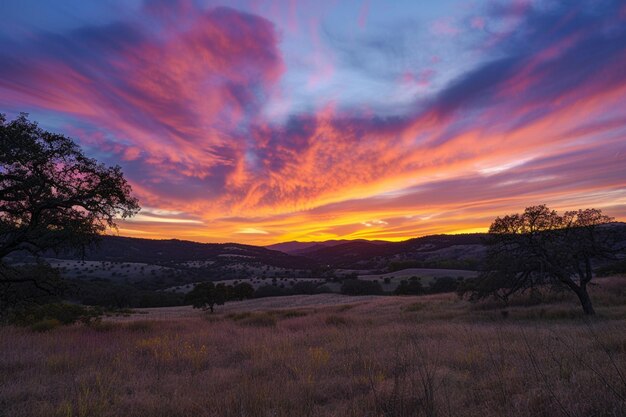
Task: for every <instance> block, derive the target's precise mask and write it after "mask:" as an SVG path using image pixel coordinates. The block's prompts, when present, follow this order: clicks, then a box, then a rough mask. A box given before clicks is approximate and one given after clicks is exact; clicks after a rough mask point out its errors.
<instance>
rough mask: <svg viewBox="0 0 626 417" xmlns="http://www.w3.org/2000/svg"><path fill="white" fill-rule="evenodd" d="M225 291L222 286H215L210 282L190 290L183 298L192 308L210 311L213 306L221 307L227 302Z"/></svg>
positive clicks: (197, 285) (224, 287) (202, 283)
mask: <svg viewBox="0 0 626 417" xmlns="http://www.w3.org/2000/svg"><path fill="white" fill-rule="evenodd" d="M227 295H228V293H227V289H226V286H225V285H224V284H218V285H215V284H213V283H212V282H201V283H199V284H196V286H195V287H194V288H193V290H191V291H190V292H189V293H188V294H187V296H186V297H185V301H186V302H187V303H190V304H191V305H192V306H193V308H201V309H203V310H211V313H213V309H214V308H215V305H223V304H224V302H226V300H227Z"/></svg>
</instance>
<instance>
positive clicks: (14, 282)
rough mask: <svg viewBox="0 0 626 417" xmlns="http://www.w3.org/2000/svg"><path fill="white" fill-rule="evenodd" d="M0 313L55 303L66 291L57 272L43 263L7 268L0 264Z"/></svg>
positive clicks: (63, 282) (64, 284)
mask: <svg viewBox="0 0 626 417" xmlns="http://www.w3.org/2000/svg"><path fill="white" fill-rule="evenodd" d="M0 276H2V277H3V278H6V279H3V278H2V279H0V313H5V312H6V311H7V310H9V309H15V308H20V307H24V306H28V305H31V304H42V303H49V302H52V301H56V300H58V298H59V295H60V294H62V293H63V291H64V290H65V289H66V287H67V285H66V282H65V281H63V280H62V279H61V277H60V275H59V272H58V271H57V270H56V269H54V268H51V267H50V266H49V265H47V264H45V263H42V262H40V263H37V264H34V265H21V266H19V267H8V266H6V265H1V264H0Z"/></svg>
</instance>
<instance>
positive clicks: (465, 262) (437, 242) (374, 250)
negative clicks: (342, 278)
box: [301, 233, 486, 269]
mask: <svg viewBox="0 0 626 417" xmlns="http://www.w3.org/2000/svg"><path fill="white" fill-rule="evenodd" d="M485 236H486V234H482V233H474V234H464V235H432V236H425V237H420V238H414V239H409V240H405V241H403V242H384V243H381V242H376V243H373V242H369V241H351V242H346V243H341V244H338V245H333V246H330V247H318V248H316V249H315V250H312V248H311V249H309V250H307V251H305V252H302V253H301V254H302V256H306V257H309V258H311V259H314V260H316V261H317V262H319V263H320V264H322V265H325V266H330V267H334V268H352V269H371V268H386V267H388V266H390V265H391V267H392V268H394V265H393V264H394V263H395V264H396V265H397V267H398V268H399V267H400V266H401V265H402V266H404V267H407V268H410V267H441V268H461V269H474V268H475V267H476V266H477V265H478V263H479V262H480V261H481V260H482V258H483V256H484V253H485V247H484V242H483V240H484V238H485Z"/></svg>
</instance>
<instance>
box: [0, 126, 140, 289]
mask: <svg viewBox="0 0 626 417" xmlns="http://www.w3.org/2000/svg"><path fill="white" fill-rule="evenodd" d="M138 210H139V204H138V202H137V200H136V199H135V198H133V197H132V196H131V188H130V186H129V185H128V183H127V182H126V180H125V179H124V177H123V175H122V171H121V168H120V167H119V166H115V167H106V166H104V165H102V164H100V163H98V162H97V161H95V160H94V159H91V158H88V157H86V156H85V155H84V154H83V152H82V151H81V150H80V149H79V147H78V146H77V145H76V144H75V143H74V142H73V141H72V140H71V139H69V138H67V137H65V136H63V135H58V134H54V133H50V132H47V131H45V130H43V129H41V128H39V127H38V126H37V124H36V123H34V122H31V121H29V120H28V119H27V118H26V115H24V114H22V115H20V116H19V117H17V118H16V119H15V120H13V121H11V122H7V121H6V118H5V116H4V115H0V280H1V281H2V283H3V285H4V284H10V283H24V282H28V283H30V284H32V285H33V286H34V287H36V288H37V291H46V290H47V288H46V286H45V285H44V284H41V282H40V281H39V280H37V279H36V277H33V276H32V275H31V276H27V277H23V276H21V275H20V274H19V273H14V272H13V271H12V270H11V269H10V268H8V267H7V266H6V262H5V258H6V257H7V255H10V254H14V253H24V252H26V253H30V254H31V255H34V256H40V255H41V254H42V253H43V252H45V251H47V250H57V251H58V250H60V249H63V248H84V246H85V245H86V244H88V243H91V242H93V241H94V240H95V239H96V238H97V237H98V236H99V235H100V234H102V233H103V232H105V231H106V230H107V229H109V228H114V227H115V225H116V223H115V221H116V219H118V218H126V217H129V216H132V215H134V214H135V213H137V212H138Z"/></svg>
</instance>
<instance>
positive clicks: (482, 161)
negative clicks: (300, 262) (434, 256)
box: [0, 0, 626, 244]
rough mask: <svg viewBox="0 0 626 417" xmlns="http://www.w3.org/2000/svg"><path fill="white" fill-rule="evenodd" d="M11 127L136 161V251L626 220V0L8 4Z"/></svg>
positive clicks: (1, 98)
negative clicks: (554, 219) (543, 219)
mask: <svg viewBox="0 0 626 417" xmlns="http://www.w3.org/2000/svg"><path fill="white" fill-rule="evenodd" d="M0 15H2V16H3V19H2V20H3V24H2V25H1V26H0V63H1V65H0V113H5V114H6V115H7V117H8V118H9V119H12V118H13V117H15V116H16V115H17V114H19V113H20V112H27V113H29V115H30V116H29V117H30V119H31V120H35V121H37V122H39V124H40V126H41V127H43V128H45V129H47V130H51V131H55V132H60V133H63V134H66V135H67V136H69V137H71V138H73V139H74V140H76V141H77V142H78V143H79V144H80V145H81V147H82V148H83V149H84V151H85V153H86V154H87V155H89V156H90V157H93V158H96V159H97V160H99V161H101V162H103V163H105V164H108V165H120V166H121V167H122V169H123V172H124V173H125V177H126V178H127V179H128V181H129V183H130V184H131V185H132V187H133V191H134V194H135V195H136V196H137V197H138V198H139V200H140V202H141V205H142V207H143V209H142V211H141V212H140V213H139V214H138V215H137V216H135V217H134V218H132V219H130V220H126V221H121V222H119V230H118V233H119V234H120V235H124V236H135V237H144V238H159V239H161V238H178V239H188V240H195V241H201V242H233V241H236V242H241V243H249V244H271V243H277V242H282V241H290V240H300V241H314V240H325V239H336V238H343V239H356V238H363V239H386V240H394V241H397V240H404V239H408V238H411V237H416V236H423V235H428V234H435V233H468V232H477V231H486V230H487V229H488V227H489V225H490V223H491V222H492V221H493V219H494V218H495V217H496V216H499V215H503V214H508V213H515V212H521V211H523V209H524V208H525V207H527V206H530V205H536V204H547V205H548V206H550V207H551V208H554V209H557V210H570V209H578V208H587V207H595V208H600V209H602V210H603V211H604V212H605V213H606V214H608V215H611V216H614V217H615V218H616V219H618V220H622V221H626V3H624V2H623V1H621V0H588V1H586V0H569V1H557V0H513V1H499V0H486V1H478V0H438V1H430V0H428V1H427V0H394V1H388V0H341V1H339V0H315V1H297V0H268V1H261V0H232V1H212V0H206V1H202V0H197V1H194V0H108V1H105V0H92V1H87V0H58V1H54V2H52V1H44V0H20V1H0Z"/></svg>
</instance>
